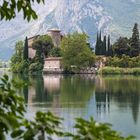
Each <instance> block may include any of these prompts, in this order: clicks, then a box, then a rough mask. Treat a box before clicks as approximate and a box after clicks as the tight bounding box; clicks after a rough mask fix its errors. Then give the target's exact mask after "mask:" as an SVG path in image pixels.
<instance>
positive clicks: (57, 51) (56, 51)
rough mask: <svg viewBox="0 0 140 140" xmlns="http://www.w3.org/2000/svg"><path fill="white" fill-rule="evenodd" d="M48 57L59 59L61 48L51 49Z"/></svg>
mask: <svg viewBox="0 0 140 140" xmlns="http://www.w3.org/2000/svg"><path fill="white" fill-rule="evenodd" d="M49 55H50V56H52V57H61V56H62V54H61V48H59V47H53V48H52V49H51V51H50V53H49Z"/></svg>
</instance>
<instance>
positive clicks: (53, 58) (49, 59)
mask: <svg viewBox="0 0 140 140" xmlns="http://www.w3.org/2000/svg"><path fill="white" fill-rule="evenodd" d="M52 60H62V57H48V58H45V61H52Z"/></svg>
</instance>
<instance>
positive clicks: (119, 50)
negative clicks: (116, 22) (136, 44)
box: [113, 37, 131, 56]
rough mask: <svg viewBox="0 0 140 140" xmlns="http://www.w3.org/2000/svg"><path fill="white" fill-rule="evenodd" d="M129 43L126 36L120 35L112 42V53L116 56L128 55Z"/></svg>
mask: <svg viewBox="0 0 140 140" xmlns="http://www.w3.org/2000/svg"><path fill="white" fill-rule="evenodd" d="M130 48H131V46H130V44H129V39H128V38H126V37H120V38H119V39H118V40H117V41H116V42H115V43H114V44H113V49H114V54H115V55H117V56H122V55H129V54H130Z"/></svg>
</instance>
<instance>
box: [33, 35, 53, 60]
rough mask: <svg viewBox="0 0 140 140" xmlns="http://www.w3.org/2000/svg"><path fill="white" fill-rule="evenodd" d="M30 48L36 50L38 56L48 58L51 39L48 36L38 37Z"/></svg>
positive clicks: (51, 45)
mask: <svg viewBox="0 0 140 140" xmlns="http://www.w3.org/2000/svg"><path fill="white" fill-rule="evenodd" d="M32 48H33V49H35V50H36V52H37V53H38V55H40V56H41V55H44V56H45V57H47V56H48V54H49V53H50V50H51V49H52V48H53V41H52V38H51V37H50V36H48V35H42V36H39V37H38V38H37V39H36V40H35V41H34V42H33V45H32Z"/></svg>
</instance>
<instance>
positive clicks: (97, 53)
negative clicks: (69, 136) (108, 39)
mask: <svg viewBox="0 0 140 140" xmlns="http://www.w3.org/2000/svg"><path fill="white" fill-rule="evenodd" d="M95 54H96V55H99V35H98V32H97V39H96V45H95Z"/></svg>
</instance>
